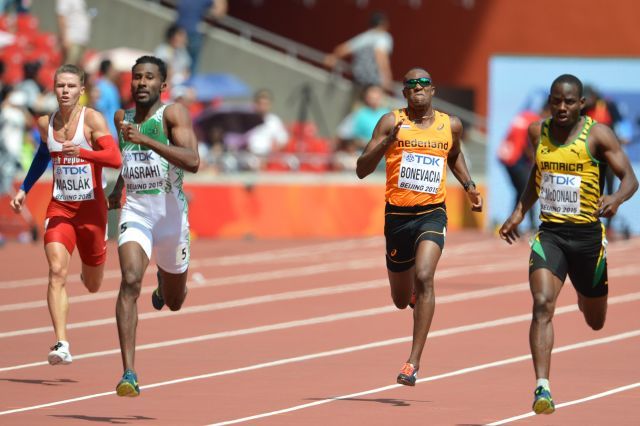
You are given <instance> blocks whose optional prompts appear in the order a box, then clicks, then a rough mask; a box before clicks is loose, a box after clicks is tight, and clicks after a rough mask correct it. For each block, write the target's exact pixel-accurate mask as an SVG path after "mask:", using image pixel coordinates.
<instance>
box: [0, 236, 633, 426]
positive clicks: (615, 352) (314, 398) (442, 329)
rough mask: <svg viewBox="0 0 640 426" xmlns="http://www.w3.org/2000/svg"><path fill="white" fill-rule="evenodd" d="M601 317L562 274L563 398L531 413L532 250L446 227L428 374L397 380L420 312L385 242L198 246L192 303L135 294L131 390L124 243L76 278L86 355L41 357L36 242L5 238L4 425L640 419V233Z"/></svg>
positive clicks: (76, 323)
mask: <svg viewBox="0 0 640 426" xmlns="http://www.w3.org/2000/svg"><path fill="white" fill-rule="evenodd" d="M609 248H610V249H609V276H610V286H611V289H610V308H609V317H608V320H607V324H606V325H605V327H604V329H603V330H601V331H599V332H594V331H592V330H590V329H589V328H588V327H587V326H586V325H585V323H584V320H583V319H582V316H581V314H580V313H579V312H578V311H577V307H576V305H575V301H576V297H575V292H574V291H573V289H572V288H571V285H570V283H567V286H565V287H566V288H565V289H564V290H563V292H562V294H561V296H560V299H559V303H558V307H559V308H558V311H557V314H556V317H555V319H554V324H555V331H556V341H555V348H556V353H555V354H554V356H553V360H552V361H553V362H552V377H551V385H552V390H553V395H554V398H555V400H556V403H557V405H558V409H557V411H556V413H555V414H553V415H551V416H532V413H531V412H530V404H531V398H532V391H533V388H534V384H535V380H534V375H533V369H532V366H531V360H530V357H529V347H528V328H529V321H530V305H531V297H530V295H529V292H528V286H527V283H526V280H527V262H528V252H529V250H528V246H527V244H526V242H521V243H519V244H517V245H515V246H513V247H510V246H508V245H507V244H505V243H504V242H502V241H500V240H499V239H497V238H496V237H494V236H489V235H484V234H479V233H452V234H450V235H449V237H448V239H447V246H446V248H445V253H444V255H443V258H442V261H441V263H440V265H439V269H438V272H437V274H436V294H437V306H436V314H435V318H434V321H433V326H432V331H431V333H430V335H429V340H428V341H427V347H426V349H425V352H424V355H423V360H422V368H421V371H420V375H419V379H420V380H419V383H418V384H417V386H416V387H415V388H407V387H402V386H398V385H396V384H395V377H396V374H397V373H398V370H399V368H400V367H401V365H402V363H403V362H404V361H405V359H406V358H407V356H408V354H409V350H410V341H411V339H410V333H411V324H412V316H411V311H410V310H405V311H398V310H396V309H394V308H393V306H392V303H391V300H390V297H389V290H388V284H387V281H386V270H385V263H384V243H383V240H382V238H369V239H351V240H340V241H204V240H197V241H195V242H194V245H193V261H192V267H191V273H190V283H189V287H190V292H189V296H188V298H187V302H186V303H185V306H184V307H183V309H182V310H181V311H180V312H169V311H161V312H157V311H154V310H153V308H152V307H151V303H150V293H151V291H152V289H153V288H154V287H155V282H154V276H155V268H154V267H153V266H151V267H150V268H149V271H148V273H147V276H146V279H145V282H144V287H143V294H142V296H141V298H140V301H139V303H138V306H139V313H140V322H139V324H138V352H137V359H136V369H137V372H138V377H139V380H140V384H141V387H142V393H141V396H140V397H139V398H119V397H117V396H116V395H115V392H114V387H115V385H116V383H117V381H118V380H119V378H120V375H121V374H122V367H121V362H120V353H119V348H118V340H117V331H116V326H115V318H114V307H115V298H116V295H117V289H118V285H119V271H118V266H117V255H116V249H115V246H114V245H110V246H109V257H108V262H107V273H106V279H105V282H104V285H103V288H102V289H101V290H100V292H99V293H96V294H89V293H88V292H86V290H85V289H84V288H83V287H82V285H81V284H80V282H79V278H78V272H79V263H78V260H77V255H76V256H74V260H73V267H72V273H71V276H70V281H69V283H68V292H69V295H70V297H71V310H70V315H69V324H70V330H69V335H70V341H71V349H72V353H73V355H74V362H73V364H71V365H69V366H56V367H51V366H49V365H48V364H47V363H46V355H47V352H48V350H49V349H48V347H49V346H50V345H51V344H52V343H53V340H54V336H53V332H52V329H51V326H50V320H49V315H48V311H47V309H46V301H45V294H46V293H45V292H46V274H47V270H46V261H45V259H44V253H43V250H42V247H41V246H39V245H37V246H27V245H9V246H5V247H4V249H2V251H0V253H1V254H2V269H3V274H2V277H1V278H0V296H1V299H0V300H1V302H0V303H1V304H0V345H1V347H2V348H3V350H2V358H1V361H0V395H2V397H1V398H0V424H3V425H27V424H28V425H31V424H48V425H87V424H96V423H98V424H99V423H104V424H129V425H207V424H264V425H354V424H357V425H389V424H400V423H401V424H404V425H424V424H432V425H460V424H463V425H477V424H506V423H516V424H545V425H548V424H556V425H585V424H592V425H595V424H605V423H607V424H612V425H632V424H633V425H636V424H638V419H639V418H640V406H639V405H638V404H637V401H638V400H639V398H640V370H639V369H638V367H637V360H638V359H640V316H639V315H638V312H639V310H640V309H639V308H640V288H639V287H638V281H639V280H638V278H640V265H638V263H637V252H638V249H640V239H632V240H628V241H622V242H615V243H612V244H610V246H609Z"/></svg>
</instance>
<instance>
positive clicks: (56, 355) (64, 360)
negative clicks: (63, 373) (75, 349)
mask: <svg viewBox="0 0 640 426" xmlns="http://www.w3.org/2000/svg"><path fill="white" fill-rule="evenodd" d="M47 360H48V361H49V364H51V365H67V364H71V361H73V357H72V356H71V352H69V344H68V343H62V342H56V344H55V345H53V346H51V352H49V356H48V357H47Z"/></svg>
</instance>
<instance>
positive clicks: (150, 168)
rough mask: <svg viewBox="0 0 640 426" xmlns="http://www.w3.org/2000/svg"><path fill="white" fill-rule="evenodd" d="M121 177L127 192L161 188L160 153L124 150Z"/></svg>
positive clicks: (161, 169)
mask: <svg viewBox="0 0 640 426" xmlns="http://www.w3.org/2000/svg"><path fill="white" fill-rule="evenodd" d="M123 159H124V164H123V167H122V172H121V173H122V177H123V179H124V180H125V182H126V183H127V191H128V192H137V191H148V190H154V189H155V190H161V189H162V188H163V184H164V174H163V165H162V160H161V158H160V155H158V154H156V153H154V152H153V151H151V150H148V151H124V152H123Z"/></svg>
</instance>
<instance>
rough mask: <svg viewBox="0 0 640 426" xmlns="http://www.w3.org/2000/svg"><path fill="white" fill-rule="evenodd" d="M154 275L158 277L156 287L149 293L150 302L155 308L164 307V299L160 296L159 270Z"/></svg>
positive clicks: (160, 280)
mask: <svg viewBox="0 0 640 426" xmlns="http://www.w3.org/2000/svg"><path fill="white" fill-rule="evenodd" d="M156 276H157V277H158V287H156V289H155V290H153V293H151V304H152V305H153V307H154V308H155V309H156V310H158V311H159V310H160V309H162V308H163V307H164V299H163V298H162V278H161V276H160V271H158V272H157V274H156Z"/></svg>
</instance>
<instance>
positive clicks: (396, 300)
mask: <svg viewBox="0 0 640 426" xmlns="http://www.w3.org/2000/svg"><path fill="white" fill-rule="evenodd" d="M391 298H392V299H393V304H394V305H395V306H396V308H398V309H406V308H407V306H409V301H408V300H405V298H400V297H396V296H393V297H391Z"/></svg>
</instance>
